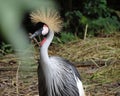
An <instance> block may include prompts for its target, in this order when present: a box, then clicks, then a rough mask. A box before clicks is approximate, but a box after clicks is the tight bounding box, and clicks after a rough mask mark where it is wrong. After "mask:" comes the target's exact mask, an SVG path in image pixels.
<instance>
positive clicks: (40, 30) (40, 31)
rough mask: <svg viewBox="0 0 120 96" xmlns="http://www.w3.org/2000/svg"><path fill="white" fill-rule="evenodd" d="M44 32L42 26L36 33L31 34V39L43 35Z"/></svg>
mask: <svg viewBox="0 0 120 96" xmlns="http://www.w3.org/2000/svg"><path fill="white" fill-rule="evenodd" d="M41 33H42V28H41V29H39V30H37V31H36V32H35V33H34V34H32V36H30V39H33V38H34V37H36V36H38V35H41Z"/></svg>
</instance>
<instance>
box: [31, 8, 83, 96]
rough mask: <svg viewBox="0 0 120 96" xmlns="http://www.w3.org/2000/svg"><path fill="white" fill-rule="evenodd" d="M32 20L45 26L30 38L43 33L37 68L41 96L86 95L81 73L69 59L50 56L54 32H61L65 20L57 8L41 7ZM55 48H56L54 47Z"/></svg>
mask: <svg viewBox="0 0 120 96" xmlns="http://www.w3.org/2000/svg"><path fill="white" fill-rule="evenodd" d="M30 18H31V21H32V22H33V23H35V24H37V23H39V22H42V23H43V26H42V27H41V28H39V29H38V30H37V31H35V32H34V33H33V34H32V35H31V36H30V38H31V39H33V38H35V37H36V36H39V35H42V36H43V37H44V38H43V40H42V41H41V43H40V46H39V52H40V61H39V65H38V69H37V73H38V91H39V95H40V96H85V91H84V88H83V84H82V81H81V77H80V74H79V72H78V70H77V69H76V68H75V66H74V65H73V64H72V63H71V62H70V61H68V60H66V59H64V58H62V57H59V56H49V54H48V48H49V46H50V44H51V42H52V40H53V38H54V34H55V33H57V32H60V31H61V29H62V26H63V20H62V19H61V16H60V14H59V12H58V10H56V9H44V10H43V9H39V10H36V11H33V12H31V14H30ZM53 50H54V49H53Z"/></svg>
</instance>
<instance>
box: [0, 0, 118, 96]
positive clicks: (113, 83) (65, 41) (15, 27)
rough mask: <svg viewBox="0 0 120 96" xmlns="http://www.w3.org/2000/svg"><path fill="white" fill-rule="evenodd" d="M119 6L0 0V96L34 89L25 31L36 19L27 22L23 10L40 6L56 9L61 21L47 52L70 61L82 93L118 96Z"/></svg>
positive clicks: (96, 1)
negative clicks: (81, 78) (80, 84)
mask: <svg viewBox="0 0 120 96" xmlns="http://www.w3.org/2000/svg"><path fill="white" fill-rule="evenodd" d="M54 1H55V0H54ZM119 5H120V1H119V0H114V1H112V0H68V1H67V2H65V0H59V1H58V0H56V2H53V0H10V1H8V0H0V96H19V95H21V96H34V95H36V94H38V90H37V89H38V88H37V84H38V82H37V74H36V73H37V72H36V71H37V69H36V68H37V64H36V63H37V60H38V59H39V54H38V53H39V52H38V47H35V48H33V46H36V44H35V43H34V44H33V46H31V45H32V44H30V40H29V38H28V37H29V35H28V34H29V33H33V32H34V31H35V30H37V29H38V28H40V27H41V24H36V25H33V24H32V23H31V20H30V18H29V17H30V16H29V13H30V12H31V11H32V10H35V9H39V8H46V7H50V8H51V7H52V8H55V9H56V8H58V9H59V11H60V14H61V16H62V18H63V20H64V25H63V30H62V32H61V33H60V34H56V36H55V38H54V40H53V43H52V45H51V46H50V49H49V54H50V55H59V56H62V57H64V58H66V59H68V60H70V61H72V62H75V66H76V67H77V68H78V70H79V71H80V73H81V76H82V77H83V83H84V85H86V86H85V88H86V93H87V96H119V95H120V93H119V92H120V86H119V85H120V82H119V81H120V78H119V77H120V74H119V73H120V64H119V62H120V33H119V32H120V6H119ZM16 54H17V55H16ZM20 68H21V69H20ZM30 69H31V70H30ZM26 71H27V72H26ZM26 73H27V74H26Z"/></svg>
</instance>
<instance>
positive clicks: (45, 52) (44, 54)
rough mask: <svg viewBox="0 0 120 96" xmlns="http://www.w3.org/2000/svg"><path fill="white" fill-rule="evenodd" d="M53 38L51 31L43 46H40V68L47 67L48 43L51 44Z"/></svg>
mask: <svg viewBox="0 0 120 96" xmlns="http://www.w3.org/2000/svg"><path fill="white" fill-rule="evenodd" d="M53 37H54V32H53V31H51V30H50V31H49V33H48V36H47V38H46V41H45V42H44V44H43V45H42V46H41V48H40V58H41V59H40V62H41V64H42V66H45V68H47V66H48V65H49V62H50V60H49V55H48V47H49V45H50V43H51V42H52V40H53Z"/></svg>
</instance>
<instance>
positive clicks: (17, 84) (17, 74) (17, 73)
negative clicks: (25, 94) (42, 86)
mask: <svg viewBox="0 0 120 96" xmlns="http://www.w3.org/2000/svg"><path fill="white" fill-rule="evenodd" d="M20 65H21V61H19V62H18V68H17V72H16V93H17V96H18V95H19V82H18V78H19V68H20Z"/></svg>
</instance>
